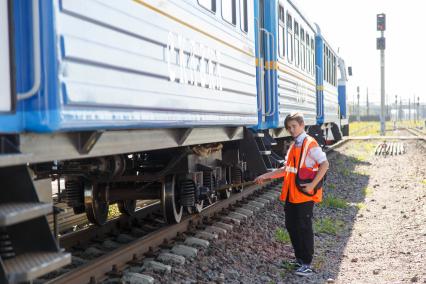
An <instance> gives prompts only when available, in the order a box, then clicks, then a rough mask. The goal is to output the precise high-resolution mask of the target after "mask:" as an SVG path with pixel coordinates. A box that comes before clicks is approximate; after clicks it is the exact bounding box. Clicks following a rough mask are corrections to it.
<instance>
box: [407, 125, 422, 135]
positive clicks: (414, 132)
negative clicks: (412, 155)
mask: <svg viewBox="0 0 426 284" xmlns="http://www.w3.org/2000/svg"><path fill="white" fill-rule="evenodd" d="M406 130H407V131H408V132H410V133H411V134H412V135H414V136H423V137H424V136H426V133H425V132H424V131H423V130H420V129H418V128H415V127H410V128H406Z"/></svg>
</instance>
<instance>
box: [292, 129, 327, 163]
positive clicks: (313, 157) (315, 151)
mask: <svg viewBox="0 0 426 284" xmlns="http://www.w3.org/2000/svg"><path fill="white" fill-rule="evenodd" d="M306 136H308V135H307V134H306V132H305V131H303V132H302V133H301V134H300V135H299V136H297V137H296V138H295V139H294V146H295V147H298V148H300V147H302V144H303V141H304V140H305V138H306ZM287 155H288V153H287ZM325 161H327V156H326V155H325V153H324V152H323V151H322V149H321V147H320V146H317V147H312V148H311V149H310V150H309V152H308V154H307V155H306V159H305V165H306V167H308V168H313V167H314V165H315V163H318V164H321V163H323V162H325Z"/></svg>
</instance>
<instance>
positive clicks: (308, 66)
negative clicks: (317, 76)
mask: <svg viewBox="0 0 426 284" xmlns="http://www.w3.org/2000/svg"><path fill="white" fill-rule="evenodd" d="M310 42H311V40H310V39H309V34H306V69H307V70H306V71H307V72H308V73H309V74H310V73H311V48H310V47H309V44H310Z"/></svg>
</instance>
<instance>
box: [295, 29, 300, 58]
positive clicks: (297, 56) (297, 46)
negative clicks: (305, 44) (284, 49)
mask: <svg viewBox="0 0 426 284" xmlns="http://www.w3.org/2000/svg"><path fill="white" fill-rule="evenodd" d="M294 55H295V59H296V60H295V62H296V66H299V65H300V50H299V23H297V22H296V21H294Z"/></svg>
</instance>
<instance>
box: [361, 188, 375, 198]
mask: <svg viewBox="0 0 426 284" xmlns="http://www.w3.org/2000/svg"><path fill="white" fill-rule="evenodd" d="M362 193H363V194H364V196H370V195H371V194H373V189H371V188H369V187H366V188H364V189H363V190H362Z"/></svg>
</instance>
